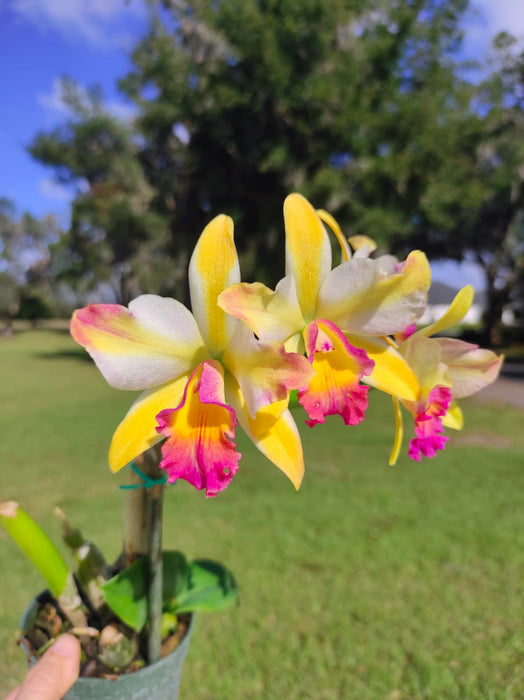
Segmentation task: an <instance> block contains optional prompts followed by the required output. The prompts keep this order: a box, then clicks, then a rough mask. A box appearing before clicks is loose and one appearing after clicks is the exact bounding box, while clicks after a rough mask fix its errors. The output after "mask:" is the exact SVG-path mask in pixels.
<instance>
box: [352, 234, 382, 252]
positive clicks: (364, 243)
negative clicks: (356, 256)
mask: <svg viewBox="0 0 524 700" xmlns="http://www.w3.org/2000/svg"><path fill="white" fill-rule="evenodd" d="M348 241H349V245H350V246H351V247H352V248H353V250H354V251H355V252H356V253H358V252H359V251H360V252H361V253H362V254H364V255H369V254H370V253H372V252H373V251H374V250H376V249H377V247H378V246H377V244H376V243H375V241H374V240H373V239H372V238H370V237H369V236H363V235H361V234H359V235H357V236H350V237H349V238H348Z"/></svg>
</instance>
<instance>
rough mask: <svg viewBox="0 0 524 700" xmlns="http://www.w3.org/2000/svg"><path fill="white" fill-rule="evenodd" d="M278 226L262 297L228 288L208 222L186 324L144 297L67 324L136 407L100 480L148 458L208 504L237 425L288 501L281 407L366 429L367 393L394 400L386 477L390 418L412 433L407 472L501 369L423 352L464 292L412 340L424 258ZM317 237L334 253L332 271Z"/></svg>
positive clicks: (439, 350)
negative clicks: (279, 478)
mask: <svg viewBox="0 0 524 700" xmlns="http://www.w3.org/2000/svg"><path fill="white" fill-rule="evenodd" d="M284 223H285V233H286V251H285V255H286V274H285V277H284V278H283V279H282V280H281V281H280V282H279V283H278V285H277V286H276V288H275V290H271V289H269V288H268V287H266V286H264V285H262V284H260V283H258V282H254V283H250V284H247V283H242V282H241V281H240V269H239V262H238V256H237V253H236V249H235V245H234V240H233V222H232V221H231V219H230V218H229V217H226V216H224V215H220V216H218V217H216V218H215V219H213V220H212V221H211V222H210V223H209V224H208V225H207V226H206V228H205V229H204V231H203V232H202V234H201V236H200V238H199V240H198V242H197V244H196V247H195V250H194V252H193V255H192V257H191V261H190V265H189V288H190V297H191V308H192V313H191V311H189V309H187V308H186V307H185V306H184V305H183V304H181V303H180V302H178V301H176V300H174V299H167V298H162V297H159V296H156V295H152V294H146V295H143V296H140V297H138V298H137V299H135V300H134V301H132V302H131V303H130V304H129V307H128V308H125V307H123V306H120V305H117V304H95V305H93V304H89V305H88V306H87V307H85V308H83V309H80V310H78V311H76V312H75V314H74V315H73V319H72V322H71V333H72V335H73V338H74V339H75V340H76V341H77V342H78V343H79V344H80V345H82V346H84V347H85V348H86V349H87V350H88V352H89V353H90V355H91V356H92V358H93V359H94V361H95V363H96V365H97V366H98V368H99V369H100V371H101V372H102V374H103V376H104V377H105V379H106V380H107V381H108V383H109V384H110V385H111V386H113V387H116V388H118V389H129V390H141V391H142V393H141V394H140V395H139V397H138V398H137V399H136V401H135V402H134V403H133V405H132V406H131V408H130V410H129V412H128V414H127V415H126V416H125V418H124V419H123V421H122V422H121V423H120V425H119V426H118V428H117V430H116V432H115V434H114V436H113V440H112V443H111V447H110V451H109V463H110V467H111V469H112V470H113V471H115V472H116V471H118V470H120V469H121V468H122V467H124V466H125V465H126V464H128V463H129V462H131V461H132V460H133V459H134V458H135V457H137V456H138V455H139V454H141V453H143V452H144V451H146V450H147V449H149V448H150V447H152V446H153V445H155V444H156V443H159V442H162V447H161V451H162V460H161V462H160V465H159V466H160V467H161V468H162V469H164V470H165V471H166V473H167V478H168V482H169V483H173V482H175V481H176V480H177V479H185V480H187V481H188V482H189V483H191V484H192V485H193V486H195V487H196V488H197V489H205V492H206V496H215V495H216V494H217V493H218V492H219V491H222V490H223V489H225V488H226V487H227V486H228V484H229V483H230V481H231V480H232V478H233V476H234V474H235V473H236V472H237V470H238V461H239V459H240V456H241V455H240V454H239V453H238V451H237V450H236V445H235V442H234V440H235V432H236V426H237V423H240V426H241V427H242V429H243V430H244V431H245V432H246V434H247V435H248V436H249V438H250V439H251V440H252V441H253V443H254V444H255V445H256V447H257V448H258V449H259V450H260V451H261V452H262V453H263V454H264V455H265V456H266V457H267V458H268V459H269V460H270V461H271V462H273V464H275V465H276V466H277V467H278V468H279V469H281V470H282V471H283V472H284V473H285V474H286V475H287V476H288V477H289V479H290V480H291V482H292V483H293V485H294V486H295V488H296V489H298V488H299V486H300V484H301V481H302V478H303V474H304V459H303V453H302V446H301V442H300V436H299V432H298V430H297V426H296V424H295V421H294V418H293V416H292V414H291V412H290V410H289V408H288V404H289V398H290V392H291V391H293V390H296V391H297V392H298V400H299V402H300V404H301V406H302V407H303V408H304V410H305V412H306V413H307V416H308V420H307V421H306V422H307V423H308V425H310V426H314V425H316V424H317V423H323V422H324V421H325V418H326V416H330V415H335V414H338V415H340V416H341V417H342V419H343V421H344V422H345V423H346V424H347V425H355V424H357V423H360V422H361V421H362V420H363V419H364V417H365V412H366V408H367V403H368V387H370V386H371V387H374V388H376V389H378V390H380V391H383V392H386V393H388V394H390V395H391V396H392V397H393V403H394V414H395V418H396V421H395V422H396V437H395V441H394V446H393V451H392V454H391V458H390V463H394V462H395V461H396V459H397V457H398V454H399V450H400V446H401V441H402V432H403V428H402V413H401V405H402V406H404V407H405V408H406V409H407V410H408V411H409V412H410V413H412V414H413V417H414V426H415V428H414V429H415V437H414V438H413V439H412V440H411V441H410V445H409V456H410V457H411V458H413V459H415V460H420V457H421V455H423V456H426V457H432V456H434V455H435V454H436V452H437V451H438V450H441V449H443V447H444V446H445V443H446V440H447V437H445V436H444V434H443V430H444V427H451V428H461V427H462V415H461V412H460V409H459V408H458V406H457V404H456V402H455V399H457V398H461V397H463V396H468V395H469V394H471V393H473V392H475V391H478V390H480V389H482V388H483V387H484V386H486V385H487V384H489V383H490V382H492V381H494V379H495V378H496V377H497V374H498V371H499V369H500V365H501V363H502V358H499V357H497V356H496V355H494V353H492V352H490V351H488V350H481V349H479V348H478V347H477V346H475V345H471V344H469V343H465V342H462V341H459V340H454V339H450V338H442V337H437V338H432V337H430V336H432V335H433V334H435V333H440V331H442V330H444V329H445V328H447V327H449V326H451V325H454V324H456V323H458V322H459V321H460V320H461V319H462V318H463V316H464V315H465V313H466V312H467V310H468V308H469V306H470V305H471V302H472V298H473V292H472V289H471V287H465V288H464V289H463V290H462V291H461V292H459V294H458V295H457V297H456V298H455V300H454V301H453V302H452V304H451V306H450V309H449V310H448V312H447V313H446V314H445V316H444V317H443V318H442V319H441V320H440V321H438V322H436V323H434V324H432V325H431V326H428V327H426V328H421V329H419V330H416V325H415V324H416V320H417V319H418V318H419V317H420V316H421V314H422V313H423V311H424V308H425V303H426V296H427V291H428V289H429V285H430V269H429V264H428V261H427V259H426V257H425V255H424V254H423V253H422V252H420V251H414V252H412V253H410V255H409V256H408V257H407V259H406V260H405V261H403V262H398V261H397V260H396V259H395V258H393V257H392V256H381V257H377V258H372V257H370V256H371V254H372V253H373V251H374V249H375V246H374V244H373V242H372V241H371V240H370V239H368V238H365V237H362V236H357V237H353V238H350V239H349V243H348V240H347V239H345V238H344V236H343V234H342V232H341V230H340V228H339V226H338V224H337V223H336V221H335V220H334V219H333V218H332V217H331V216H330V215H329V214H328V213H327V212H325V211H315V209H314V208H313V207H312V206H311V204H310V203H309V202H308V201H307V200H306V199H305V198H304V197H302V196H301V195H298V194H292V195H289V196H288V197H287V199H286V201H285V203H284ZM326 226H327V227H328V228H329V229H331V231H332V232H333V233H334V234H335V235H336V237H337V239H338V241H339V244H340V247H341V251H342V261H341V263H340V264H339V265H337V266H336V267H334V268H332V251H331V243H330V240H329V236H328V230H327V228H326ZM349 244H351V246H350V245H349ZM352 249H353V250H352Z"/></svg>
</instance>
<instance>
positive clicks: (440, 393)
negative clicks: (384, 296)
mask: <svg viewBox="0 0 524 700" xmlns="http://www.w3.org/2000/svg"><path fill="white" fill-rule="evenodd" d="M472 302H473V288H472V287H471V286H470V285H467V286H466V287H464V288H463V289H461V290H460V291H459V292H458V294H457V295H456V296H455V298H454V299H453V301H452V302H451V305H450V307H449V309H448V310H447V312H446V313H445V314H444V316H442V318H440V319H439V320H438V321H436V322H435V323H433V324H431V325H429V326H426V327H424V328H421V329H420V330H418V331H415V328H414V327H411V328H408V329H406V330H405V331H404V332H403V333H400V334H397V335H396V336H395V340H396V341H397V342H398V343H399V346H398V350H399V352H400V353H401V355H402V356H403V357H404V358H405V360H406V362H407V363H408V364H409V366H410V367H411V369H412V370H413V372H414V373H415V375H416V376H417V379H418V383H419V387H420V389H419V394H418V396H417V397H416V399H415V400H414V401H413V400H405V399H400V402H401V403H402V405H403V406H405V408H407V409H408V411H410V412H411V413H412V414H413V416H414V421H415V437H414V438H413V439H412V440H411V441H410V443H409V451H408V454H409V456H410V457H411V459H414V460H416V461H417V462H419V461H420V459H421V456H424V457H434V456H435V454H436V453H437V451H438V450H442V449H444V447H445V445H446V442H447V441H448V438H447V437H446V436H445V435H444V434H443V430H444V427H449V428H455V429H456V430H460V429H461V428H462V425H463V417H462V412H461V410H460V408H459V406H458V404H457V403H456V401H455V399H460V398H463V397H464V396H470V395H471V394H473V393H475V392H476V391H480V390H481V389H483V388H484V387H485V386H487V385H488V384H491V382H493V381H495V379H496V378H497V376H498V374H499V371H500V367H501V365H502V362H503V360H504V357H503V356H500V357H497V355H495V353H493V352H491V350H483V349H481V348H479V346H478V345H473V344H472V343H466V342H464V341H462V340H457V339H454V338H441V337H439V338H431V337H430V336H432V335H434V334H435V333H440V332H441V331H443V330H445V329H447V328H450V327H451V326H454V325H456V324H457V323H460V321H461V320H462V319H463V318H464V316H465V315H466V313H467V311H468V309H469V307H470V306H471V304H472ZM398 398H400V397H398ZM393 402H394V406H395V416H396V436H395V442H394V445H393V451H392V454H391V458H390V464H395V462H396V460H397V457H398V454H399V451H400V446H401V442H402V433H403V427H402V414H401V411H400V405H399V401H398V400H397V399H396V398H395V397H394V398H393Z"/></svg>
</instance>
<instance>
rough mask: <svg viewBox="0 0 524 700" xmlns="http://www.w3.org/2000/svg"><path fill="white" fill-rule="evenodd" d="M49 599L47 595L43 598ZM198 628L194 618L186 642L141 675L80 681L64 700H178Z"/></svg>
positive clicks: (35, 603) (27, 617) (28, 619)
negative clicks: (193, 634)
mask: <svg viewBox="0 0 524 700" xmlns="http://www.w3.org/2000/svg"><path fill="white" fill-rule="evenodd" d="M42 595H45V594H42ZM40 598H41V596H38V597H37V598H34V599H33V600H32V601H31V603H30V605H29V606H28V607H27V609H26V611H25V612H24V614H23V616H22V620H21V622H20V628H21V629H22V630H23V631H24V630H26V629H27V628H28V627H30V625H31V624H32V621H33V620H34V616H35V614H36V611H37V609H38V607H39V605H40ZM193 625H194V615H192V616H191V621H190V623H189V627H188V629H187V632H186V635H185V637H184V639H183V640H182V641H181V642H180V644H179V645H178V646H177V647H176V649H175V650H174V651H173V652H171V654H168V655H167V656H165V657H164V658H163V659H160V661H157V662H156V663H154V664H152V665H151V666H145V667H144V668H142V669H140V671H135V672H134V673H129V674H123V675H121V676H118V678H117V679H116V680H108V679H105V678H79V679H78V680H77V681H76V683H75V684H74V686H73V687H72V688H71V690H70V691H69V692H68V693H67V694H66V695H65V696H64V698H63V700H153V699H154V700H177V698H178V688H179V685H180V676H181V674H182V664H183V663H184V659H185V658H186V654H187V650H188V648H189V639H190V637H191V632H192V629H193ZM22 647H23V648H24V651H25V652H26V654H27V656H28V659H29V663H30V664H31V665H32V664H34V663H36V661H37V659H36V657H35V656H31V654H30V652H29V650H28V649H27V647H25V645H24V644H22Z"/></svg>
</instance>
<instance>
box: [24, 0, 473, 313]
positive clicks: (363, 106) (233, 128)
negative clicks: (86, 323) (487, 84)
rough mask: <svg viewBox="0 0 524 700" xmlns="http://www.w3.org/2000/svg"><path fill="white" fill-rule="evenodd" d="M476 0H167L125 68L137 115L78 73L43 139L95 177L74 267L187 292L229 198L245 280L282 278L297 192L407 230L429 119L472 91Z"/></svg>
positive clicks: (70, 254)
mask: <svg viewBox="0 0 524 700" xmlns="http://www.w3.org/2000/svg"><path fill="white" fill-rule="evenodd" d="M465 5H466V0H445V1H443V0H409V2H402V3H399V2H397V1H396V0H373V2H369V1H368V0H366V2H364V1H363V0H278V1H277V0H220V2H217V3H209V2H207V0H193V1H192V2H191V3H189V2H185V1H184V0H164V1H163V2H154V1H153V0H151V7H152V23H151V28H150V31H149V33H148V34H147V36H146V37H145V38H144V39H143V40H142V41H140V42H139V44H138V45H137V47H136V48H135V50H134V52H133V55H132V60H133V64H134V65H133V69H132V71H131V72H130V73H129V75H127V76H126V77H125V78H124V79H122V81H121V82H120V87H121V89H122V90H123V91H124V93H125V94H126V95H127V97H128V98H129V99H131V100H132V101H134V103H135V105H136V108H137V116H136V118H135V119H134V120H132V121H131V122H129V123H127V124H123V123H119V122H118V120H116V119H115V118H114V117H112V116H110V115H109V114H107V112H105V111H104V109H103V104H102V101H101V97H100V95H99V94H97V93H96V92H93V91H91V93H89V94H87V95H85V94H82V92H81V91H79V89H78V88H76V87H75V86H74V84H72V83H71V82H65V83H64V89H65V98H66V102H67V104H68V105H69V106H70V108H71V110H72V113H73V116H72V118H71V119H70V120H69V121H68V123H67V124H66V125H64V126H63V127H62V128H60V129H57V130H55V131H53V132H51V133H47V134H40V135H39V136H38V137H37V138H36V139H35V141H34V143H33V145H32V147H31V152H32V154H33V155H34V156H35V157H36V158H37V159H39V160H40V161H41V162H43V163H45V164H47V165H50V166H52V167H54V169H55V172H56V175H57V177H58V178H59V180H61V181H63V182H68V183H70V184H71V183H73V184H75V183H76V184H79V183H80V184H81V185H82V186H83V187H82V188H79V189H78V192H77V196H76V198H75V200H74V203H73V216H72V226H71V230H70V232H69V234H68V239H67V241H65V243H64V245H65V248H64V250H66V251H67V254H66V255H64V256H63V268H62V273H63V274H64V275H69V277H70V278H73V277H74V278H76V279H80V280H81V283H82V284H83V285H84V286H86V285H92V286H96V285H97V284H98V283H99V282H100V281H101V280H105V281H109V280H113V281H114V280H115V279H116V280H117V284H115V286H116V287H117V288H118V289H117V290H116V292H115V294H116V297H117V299H118V300H120V301H126V300H128V298H129V297H130V296H132V295H134V294H136V293H137V292H138V291H143V290H147V291H160V292H162V293H164V292H165V293H167V292H175V293H177V294H180V293H181V291H182V289H181V285H182V280H183V277H184V272H185V266H186V264H187V261H188V257H189V253H190V250H191V249H192V247H193V245H194V243H195V241H196V238H197V236H198V235H199V233H200V231H201V230H202V228H203V226H204V225H205V223H207V221H208V220H209V219H210V218H211V217H212V216H214V215H216V214H218V213H221V212H225V213H228V214H230V215H231V216H233V218H234V220H235V224H236V239H237V245H238V248H239V251H240V255H241V258H242V267H243V271H244V276H245V278H246V279H252V278H253V277H255V276H256V277H257V278H258V279H260V280H261V281H265V282H267V283H270V284H271V283H274V282H275V281H276V280H277V279H278V278H279V277H280V276H281V273H282V266H283V255H282V249H283V248H282V242H283V226H282V222H281V219H282V215H281V211H282V203H283V200H284V198H285V196H286V194H288V193H289V192H290V191H292V190H298V191H301V192H303V193H304V194H305V195H306V196H309V197H310V198H311V199H312V201H314V202H316V203H318V204H319V205H322V206H327V207H329V208H330V209H331V210H332V211H333V212H334V213H335V214H337V215H338V216H340V218H341V219H342V222H343V223H344V224H345V225H346V226H347V228H348V232H349V229H351V230H352V232H354V233H367V234H370V235H373V236H374V237H378V238H379V239H382V240H383V241H388V240H389V239H391V237H393V236H395V235H398V236H400V237H401V238H402V237H405V236H406V235H407V233H408V232H410V231H411V230H412V227H413V221H414V220H415V218H416V216H417V215H418V212H419V210H420V200H421V197H422V196H423V194H424V191H425V187H426V184H427V181H428V178H429V176H430V174H431V172H432V167H433V163H434V161H436V160H438V147H437V145H436V144H434V143H433V142H432V140H431V137H430V136H429V135H428V132H429V129H430V125H432V124H434V123H435V121H436V119H437V117H436V116H435V113H436V112H438V110H439V109H441V108H442V106H443V105H445V104H446V101H448V102H450V101H451V99H452V97H453V91H454V90H455V87H456V81H455V74H454V66H453V63H452V62H451V60H450V58H449V57H450V52H451V51H452V50H453V48H454V47H455V46H456V44H457V42H458V41H459V40H460V32H459V30H458V22H459V19H460V16H461V13H462V11H463V10H464V8H465ZM450 95H451V97H450ZM424 138H425V142H424ZM162 266H164V267H163V268H162ZM157 268H158V269H159V270H160V272H159V273H158V274H157V275H156V276H155V275H154V272H153V271H154V270H155V269H157ZM168 268H169V269H168Z"/></svg>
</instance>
